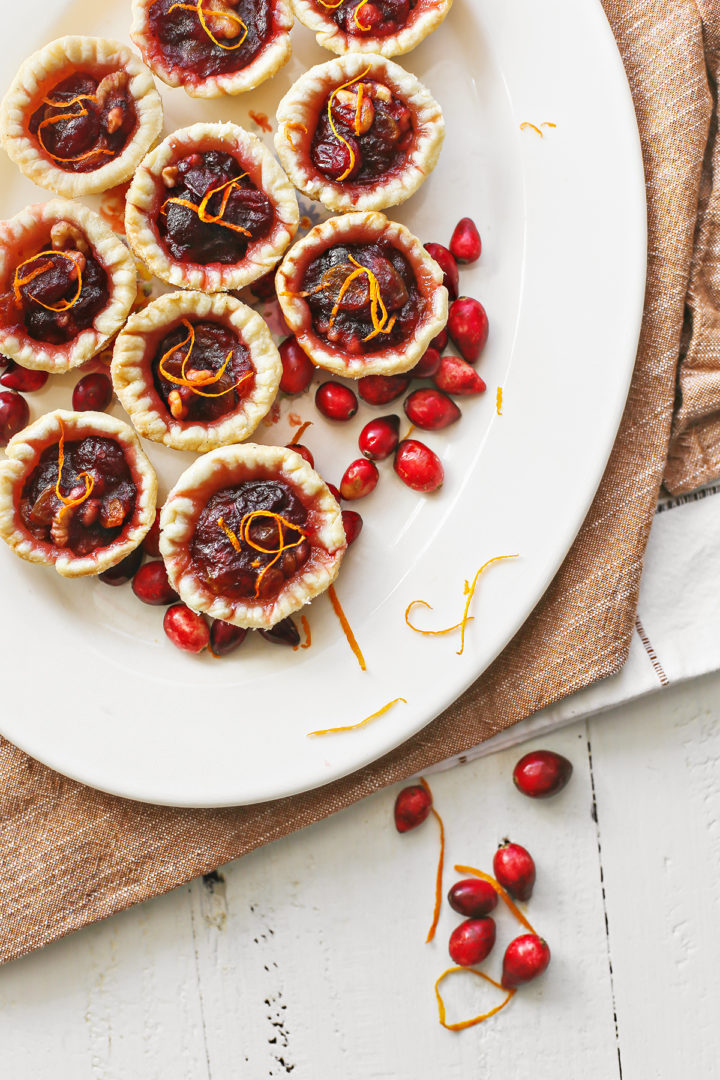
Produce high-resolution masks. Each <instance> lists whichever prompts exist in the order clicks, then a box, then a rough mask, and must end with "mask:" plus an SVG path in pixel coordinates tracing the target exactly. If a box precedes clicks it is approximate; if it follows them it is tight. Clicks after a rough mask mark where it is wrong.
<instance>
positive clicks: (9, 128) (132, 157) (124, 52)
mask: <svg viewBox="0 0 720 1080" xmlns="http://www.w3.org/2000/svg"><path fill="white" fill-rule="evenodd" d="M162 123H163V113H162V105H161V102H160V95H159V94H158V92H157V90H156V89H155V83H154V81H153V77H152V75H151V74H150V72H149V71H148V69H147V68H146V67H145V65H144V64H143V63H141V62H140V60H138V58H137V57H136V56H135V55H134V53H132V52H130V50H129V49H127V48H126V47H125V46H124V45H121V44H120V43H119V42H117V41H107V40H105V39H104V38H92V37H63V38H59V39H58V40H57V41H52V42H50V44H49V45H46V46H45V47H44V48H43V49H40V50H39V51H38V52H36V53H33V54H32V56H30V57H28V59H27V60H26V61H25V62H24V63H23V65H22V66H21V68H20V70H19V71H18V73H17V75H16V76H15V79H14V80H13V82H12V85H11V86H10V89H9V90H8V92H7V93H6V95H5V98H4V99H3V102H2V106H0V136H1V137H2V144H3V146H4V148H5V150H6V151H7V153H8V156H9V157H10V158H11V159H12V160H13V161H14V162H15V164H16V165H17V166H18V167H19V168H20V169H21V170H22V172H24V173H25V175H26V176H27V177H29V178H30V180H33V181H34V182H35V183H36V184H39V185H40V186H41V187H46V188H51V189H52V190H53V191H56V192H57V193H58V195H65V196H67V197H68V198H72V197H74V196H76V195H89V194H92V193H95V192H98V191H107V189H108V188H111V187H114V186H115V185H117V184H122V183H124V182H125V181H126V180H128V179H129V178H130V177H131V176H132V174H133V173H134V171H135V169H136V168H137V166H138V165H139V164H140V162H141V161H142V159H143V157H144V156H145V154H147V152H148V150H149V149H150V147H151V146H152V145H153V144H154V143H155V141H156V140H157V138H158V136H159V134H160V130H161V128H162Z"/></svg>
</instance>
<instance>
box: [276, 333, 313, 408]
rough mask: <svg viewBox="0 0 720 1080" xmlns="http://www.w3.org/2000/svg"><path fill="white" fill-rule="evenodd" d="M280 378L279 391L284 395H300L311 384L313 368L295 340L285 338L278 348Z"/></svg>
mask: <svg viewBox="0 0 720 1080" xmlns="http://www.w3.org/2000/svg"><path fill="white" fill-rule="evenodd" d="M280 359H281V360H282V377H281V379H280V389H281V390H282V391H283V393H284V394H302V392H303V391H304V390H307V388H308V386H309V385H310V383H311V382H312V377H313V372H314V371H315V368H314V367H313V365H312V363H311V362H310V359H309V357H308V356H307V354H306V353H305V352H303V350H302V349H301V348H300V346H299V345H298V343H297V338H294V337H290V338H286V339H285V341H283V343H282V345H281V346H280Z"/></svg>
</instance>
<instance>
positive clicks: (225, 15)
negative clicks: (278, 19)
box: [168, 0, 248, 52]
mask: <svg viewBox="0 0 720 1080" xmlns="http://www.w3.org/2000/svg"><path fill="white" fill-rule="evenodd" d="M175 8H181V9H182V11H195V12H197V17H198V19H199V20H200V25H201V26H202V28H203V30H204V31H205V33H206V34H207V36H208V37H209V38H210V40H211V41H212V43H213V44H214V45H217V47H218V48H219V49H225V50H226V51H228V52H232V50H233V49H239V48H240V46H241V45H242V43H243V42H244V40H245V38H246V37H247V35H248V28H247V26H246V25H245V23H244V22H243V21H242V19H241V18H240V16H239V15H236V14H235V13H234V12H233V11H213V10H212V9H211V8H208V9H207V11H206V10H205V9H204V8H203V0H198V2H197V4H173V5H172V7H169V8H168V15H169V14H170V13H171V12H172V11H174V10H175ZM206 15H211V16H212V15H214V16H216V17H217V18H218V19H228V20H229V21H230V22H233V23H235V25H236V26H238V27H239V28H240V29H238V34H239V33H240V30H242V31H243V35H242V37H241V38H240V40H239V41H236V42H234V43H233V44H232V45H225V44H223V42H222V41H218V39H217V38H216V37H215V35H214V34H213V32H212V30H211V29H210V27H209V26H208V24H207V23H206V22H205V16H206Z"/></svg>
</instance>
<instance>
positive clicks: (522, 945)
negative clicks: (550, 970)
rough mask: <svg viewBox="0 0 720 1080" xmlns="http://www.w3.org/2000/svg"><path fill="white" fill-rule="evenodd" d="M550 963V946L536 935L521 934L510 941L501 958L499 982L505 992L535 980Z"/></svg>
mask: <svg viewBox="0 0 720 1080" xmlns="http://www.w3.org/2000/svg"><path fill="white" fill-rule="evenodd" d="M549 963H550V946H549V945H548V943H547V941H544V940H543V938H541V937H538V936H537V934H521V935H520V937H516V938H515V940H514V941H511V942H510V944H509V945H508V947H507V949H506V950H505V955H504V957H503V972H502V978H501V980H500V982H501V983H502V985H503V986H504V987H505V989H506V990H514V989H515V987H516V986H522V984H523V983H527V982H530V981H531V979H536V978H537V977H538V975H542V973H543V971H545V969H546V968H547V966H548V964H549Z"/></svg>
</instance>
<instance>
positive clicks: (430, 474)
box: [393, 439, 445, 491]
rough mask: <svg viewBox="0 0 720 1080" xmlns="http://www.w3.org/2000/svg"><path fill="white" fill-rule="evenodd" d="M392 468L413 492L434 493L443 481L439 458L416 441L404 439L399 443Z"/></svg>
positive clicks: (443, 473) (442, 470)
mask: <svg viewBox="0 0 720 1080" xmlns="http://www.w3.org/2000/svg"><path fill="white" fill-rule="evenodd" d="M393 468H394V469H395V472H396V473H397V474H398V476H399V477H400V479H401V480H402V482H403V483H404V484H407V486H408V487H409V488H412V489H413V491H435V490H436V489H437V488H439V487H440V485H441V484H442V482H443V480H444V479H445V470H444V469H443V467H442V462H441V461H440V458H439V457H438V456H437V454H436V453H435V452H434V451H433V450H431V449H430V447H429V446H426V445H425V443H422V442H420V441H419V440H418V439H404V440H403V442H401V443H400V445H399V446H398V448H397V452H396V454H395V460H394V462H393Z"/></svg>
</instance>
